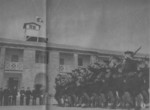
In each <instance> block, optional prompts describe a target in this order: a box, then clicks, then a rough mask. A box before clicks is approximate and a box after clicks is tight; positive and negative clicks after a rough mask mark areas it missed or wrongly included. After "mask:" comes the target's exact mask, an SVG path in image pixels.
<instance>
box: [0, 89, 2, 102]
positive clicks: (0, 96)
mask: <svg viewBox="0 0 150 110" xmlns="http://www.w3.org/2000/svg"><path fill="white" fill-rule="evenodd" d="M0 105H3V90H2V88H1V89H0Z"/></svg>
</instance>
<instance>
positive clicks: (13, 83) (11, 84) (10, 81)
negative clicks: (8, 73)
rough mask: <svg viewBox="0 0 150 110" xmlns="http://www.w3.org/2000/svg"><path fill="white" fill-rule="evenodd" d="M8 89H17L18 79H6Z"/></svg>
mask: <svg viewBox="0 0 150 110" xmlns="http://www.w3.org/2000/svg"><path fill="white" fill-rule="evenodd" d="M7 83H8V88H10V89H13V88H14V87H17V88H18V86H19V79H18V78H13V77H10V78H8V82H7Z"/></svg>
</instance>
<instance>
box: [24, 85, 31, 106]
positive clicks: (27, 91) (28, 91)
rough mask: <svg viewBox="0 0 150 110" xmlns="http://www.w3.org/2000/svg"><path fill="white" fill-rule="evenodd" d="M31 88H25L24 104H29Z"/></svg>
mask: <svg viewBox="0 0 150 110" xmlns="http://www.w3.org/2000/svg"><path fill="white" fill-rule="evenodd" d="M31 94H32V93H31V90H30V88H29V87H27V90H26V92H25V95H26V105H29V104H30V98H31Z"/></svg>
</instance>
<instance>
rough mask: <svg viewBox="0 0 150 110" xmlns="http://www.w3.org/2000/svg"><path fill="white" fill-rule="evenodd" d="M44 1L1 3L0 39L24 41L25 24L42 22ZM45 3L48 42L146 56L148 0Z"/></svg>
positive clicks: (2, 0) (1, 0)
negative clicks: (136, 53) (144, 54)
mask: <svg viewBox="0 0 150 110" xmlns="http://www.w3.org/2000/svg"><path fill="white" fill-rule="evenodd" d="M43 1H44V0H0V37H5V38H11V39H19V40H24V30H23V28H22V27H23V24H24V23H26V22H32V21H35V18H36V16H39V17H41V18H43V19H44V20H45V14H44V8H45V4H44V3H45V2H43ZM47 1H48V3H47V23H46V22H44V23H46V24H47V37H48V38H49V42H52V43H57V44H66V45H77V46H81V47H88V48H96V49H105V50H116V51H126V50H131V51H135V50H136V49H137V48H138V47H139V46H142V49H141V50H140V52H141V53H149V50H150V49H149V42H150V38H149V35H150V32H149V30H150V26H149V20H150V2H149V0H47ZM43 27H44V26H43ZM44 32H45V31H44V28H43V33H42V34H44Z"/></svg>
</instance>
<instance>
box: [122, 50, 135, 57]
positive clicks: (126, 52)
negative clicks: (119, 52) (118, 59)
mask: <svg viewBox="0 0 150 110" xmlns="http://www.w3.org/2000/svg"><path fill="white" fill-rule="evenodd" d="M124 54H130V55H131V56H133V54H134V53H133V52H132V51H125V52H124Z"/></svg>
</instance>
